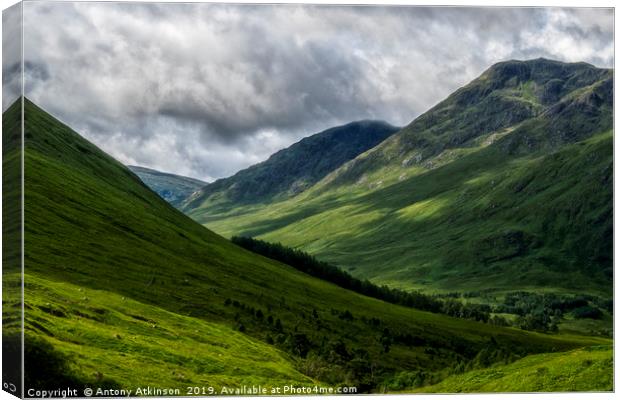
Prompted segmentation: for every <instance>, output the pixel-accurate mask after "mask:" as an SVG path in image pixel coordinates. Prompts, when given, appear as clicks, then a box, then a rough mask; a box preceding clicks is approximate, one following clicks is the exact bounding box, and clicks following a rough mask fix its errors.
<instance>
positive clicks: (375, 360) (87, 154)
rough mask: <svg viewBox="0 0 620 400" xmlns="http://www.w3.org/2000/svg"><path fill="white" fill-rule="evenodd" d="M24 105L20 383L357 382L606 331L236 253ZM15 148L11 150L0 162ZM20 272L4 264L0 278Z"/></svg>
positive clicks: (441, 369) (362, 385) (10, 123)
mask: <svg viewBox="0 0 620 400" xmlns="http://www.w3.org/2000/svg"><path fill="white" fill-rule="evenodd" d="M24 109H25V116H24V124H25V138H26V143H25V154H24V165H25V176H26V180H25V196H24V208H23V210H24V215H25V219H24V221H25V228H24V234H25V243H26V247H25V250H24V251H25V253H24V262H25V266H24V269H25V271H26V273H25V274H24V275H23V279H24V281H25V285H24V290H25V295H24V299H25V306H24V308H23V312H24V329H23V330H22V329H21V324H20V323H16V322H13V321H12V320H9V321H7V326H5V327H7V328H10V330H7V329H3V345H4V344H5V343H7V342H8V343H19V341H20V340H21V338H22V334H24V337H25V343H26V348H25V354H24V357H25V368H26V371H27V373H26V375H25V384H26V387H36V388H37V389H53V388H57V385H58V384H59V382H62V384H63V385H69V386H70V387H85V386H90V387H101V388H106V389H107V388H135V387H138V386H144V385H151V386H153V387H166V388H181V389H182V390H185V388H186V387H188V386H192V387H193V386H195V385H200V384H203V383H205V382H207V383H208V384H209V385H210V386H212V387H213V388H214V389H215V390H217V393H220V392H219V391H220V390H221V388H222V387H224V386H226V387H228V388H230V387H241V386H242V385H246V384H252V385H261V386H267V387H271V386H273V387H283V386H284V385H295V386H297V387H301V386H308V385H309V386H314V385H317V384H319V385H320V386H328V385H335V386H338V385H348V386H356V387H357V389H358V391H359V392H368V391H378V390H380V389H382V388H384V385H385V382H394V384H393V385H397V386H395V387H397V388H401V387H404V386H403V384H401V383H399V382H400V379H401V377H402V376H405V375H403V374H408V373H409V371H416V373H418V372H417V371H422V372H423V373H424V374H426V375H429V376H435V375H433V374H436V376H437V377H438V378H440V377H444V376H446V371H452V370H455V371H456V370H458V367H459V366H461V367H462V365H463V364H466V363H469V364H468V365H470V366H472V368H473V367H474V366H478V365H481V363H480V361H479V360H481V359H482V358H483V357H484V359H485V360H492V361H494V362H495V361H498V360H502V362H504V361H510V360H513V359H515V358H517V357H520V356H524V355H526V354H531V353H547V352H550V351H565V350H569V349H574V348H578V347H583V346H588V345H593V344H597V343H601V342H602V343H607V341H605V340H602V339H598V338H586V337H578V336H571V337H560V338H557V337H554V336H549V335H543V334H539V333H531V332H526V331H520V330H516V329H508V328H502V327H498V326H494V325H491V324H483V323H478V322H473V321H468V320H464V319H456V318H451V317H447V316H444V315H439V314H432V313H428V312H422V311H418V310H415V309H412V308H405V307H401V306H396V305H393V304H389V303H385V302H382V301H379V300H376V299H372V298H369V297H365V296H362V295H359V294H358V293H354V292H351V291H349V290H345V289H343V288H341V287H339V286H336V285H334V284H331V283H328V282H325V281H321V280H319V279H316V278H313V277H311V276H310V275H306V274H304V273H301V272H299V271H297V270H296V269H293V268H292V267H289V266H287V265H285V264H281V263H279V262H276V261H273V260H270V259H268V258H265V257H262V256H259V255H256V254H254V253H250V252H248V251H245V250H243V249H242V248H240V247H237V246H235V245H234V244H232V243H231V242H229V241H228V240H225V239H223V238H222V237H220V236H218V235H216V234H214V233H213V232H211V231H209V230H208V229H205V228H204V227H203V226H200V225H199V224H197V223H195V222H194V221H192V220H191V219H189V218H188V217H187V216H185V215H183V214H182V213H181V212H179V211H178V210H176V209H174V208H173V207H172V206H171V205H170V204H168V203H167V202H165V201H164V200H163V199H161V198H160V197H159V196H157V195H156V194H155V193H153V192H152V191H151V190H149V188H148V187H147V186H146V185H144V184H143V183H142V182H141V181H140V180H139V179H138V178H137V177H136V175H135V174H133V173H132V172H131V171H130V170H129V169H127V168H126V167H125V166H124V165H122V164H121V163H119V162H118V161H116V160H114V159H113V158H112V157H110V156H109V155H107V154H106V153H104V152H102V151H101V150H100V149H99V148H97V147H96V146H94V145H93V144H91V143H89V142H88V141H86V140H85V139H84V138H82V137H81V136H80V135H79V134H77V133H76V132H74V131H72V130H71V129H70V128H69V127H68V126H66V125H64V124H62V123H61V122H59V121H58V120H56V119H55V118H54V117H52V116H51V115H49V114H47V113H46V112H45V111H43V110H42V109H40V108H38V107H37V106H36V105H34V104H33V103H31V102H30V101H28V100H26V101H25V108H24ZM20 111H21V103H20V102H18V103H16V104H15V105H14V106H12V107H11V108H10V109H9V110H8V111H7V112H6V113H5V116H6V118H3V127H4V128H5V131H8V130H11V132H19V130H17V131H15V130H14V129H11V127H13V128H16V127H18V126H19V122H20V121H21V113H20ZM19 151H20V147H18V146H13V147H10V148H9V151H7V153H5V154H4V156H5V158H4V160H3V165H5V166H8V165H12V164H11V163H13V160H15V159H18V160H19V157H17V156H19V154H20V153H19ZM5 172H6V170H5ZM7 189H9V188H7ZM21 279H22V274H21V270H15V271H10V272H8V273H6V274H5V275H3V284H4V285H5V289H7V290H8V289H11V290H14V289H15V288H20V287H22V286H21V285H20V283H19V282H20V280H21ZM18 292H19V291H18ZM3 293H5V294H6V291H5V292H3ZM19 305H20V303H19V301H17V302H15V303H13V302H11V303H7V304H5V308H7V309H9V308H10V309H12V310H15V311H17V312H18V313H21V312H22V308H21V307H19ZM16 315H21V314H16ZM17 321H21V319H19V318H18V319H17ZM7 348H11V349H14V350H15V355H21V354H22V353H21V348H20V347H18V346H14V347H5V349H7ZM485 362H491V361H485ZM422 372H420V373H422ZM597 373H601V371H599V370H597ZM426 375H424V376H426ZM416 376H417V375H416ZM248 382H250V383H248ZM405 382H413V380H412V379H410V378H407V380H406V381H405ZM405 384H406V383H405ZM526 389H527V388H526ZM532 389H534V388H532ZM392 390H396V389H392ZM183 393H184V392H183Z"/></svg>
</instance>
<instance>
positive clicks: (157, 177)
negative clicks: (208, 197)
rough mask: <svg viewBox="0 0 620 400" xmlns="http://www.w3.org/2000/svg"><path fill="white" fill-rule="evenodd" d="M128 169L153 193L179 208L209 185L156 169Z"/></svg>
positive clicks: (130, 166) (134, 167)
mask: <svg viewBox="0 0 620 400" xmlns="http://www.w3.org/2000/svg"><path fill="white" fill-rule="evenodd" d="M127 168H129V170H131V172H133V173H134V174H136V175H138V177H139V178H140V179H141V180H142V182H144V183H145V184H146V185H147V186H148V187H149V188H151V190H152V191H154V192H155V193H157V194H158V195H160V196H161V197H162V198H163V199H164V200H166V201H167V202H168V203H170V204H172V205H173V206H175V207H178V206H179V205H181V203H183V201H185V199H187V198H188V197H189V196H190V195H191V194H192V193H194V192H195V191H197V190H198V189H201V188H203V187H204V186H206V185H207V182H203V181H201V180H198V179H194V178H188V177H186V176H179V175H174V174H168V173H165V172H160V171H155V170H154V169H150V168H144V167H137V166H133V165H129V166H128V167H127Z"/></svg>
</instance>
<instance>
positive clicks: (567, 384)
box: [408, 346, 614, 393]
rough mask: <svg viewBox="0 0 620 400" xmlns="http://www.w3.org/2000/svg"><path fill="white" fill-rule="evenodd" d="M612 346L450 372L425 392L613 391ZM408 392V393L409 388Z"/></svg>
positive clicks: (422, 389) (544, 355)
mask: <svg viewBox="0 0 620 400" xmlns="http://www.w3.org/2000/svg"><path fill="white" fill-rule="evenodd" d="M612 365H613V348H612V347H611V346H598V347H590V348H585V349H580V350H574V351H570V352H566V353H554V354H537V355H533V356H528V357H525V358H523V359H521V360H519V361H517V362H515V363H513V364H508V365H502V366H496V367H493V368H488V369H482V370H476V371H471V372H467V373H465V374H457V375H453V376H451V377H450V378H448V379H446V380H444V381H442V382H440V383H438V384H436V385H432V386H426V387H422V388H420V389H416V390H413V391H414V392H424V393H465V392H474V393H480V392H532V391H536V392H561V391H579V392H588V391H601V390H605V391H612V390H613V385H614V382H613V377H612V376H611V375H609V374H608V373H606V372H605V371H608V370H609V368H611V367H612ZM408 392H411V390H409V391H408Z"/></svg>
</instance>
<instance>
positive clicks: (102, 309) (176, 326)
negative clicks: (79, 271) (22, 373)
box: [25, 275, 313, 394]
mask: <svg viewBox="0 0 620 400" xmlns="http://www.w3.org/2000/svg"><path fill="white" fill-rule="evenodd" d="M25 281H26V285H27V286H26V287H27V289H26V291H27V294H28V300H27V304H28V312H27V313H26V327H27V328H26V329H27V332H28V335H31V334H34V335H37V334H39V335H40V334H41V333H44V334H45V336H46V340H47V342H48V343H49V344H51V345H52V346H53V348H54V349H55V350H56V351H57V352H59V353H61V354H63V355H64V357H66V358H67V359H68V365H69V366H70V367H69V371H67V373H69V374H73V375H76V376H79V377H82V379H83V380H88V379H90V380H93V381H102V380H104V379H106V380H110V381H112V382H117V383H122V386H121V387H122V388H125V389H131V388H137V387H140V386H152V387H158V388H179V389H182V391H181V393H182V394H186V391H185V388H186V386H188V385H199V386H203V385H204V386H207V387H208V386H211V387H214V388H215V389H216V390H217V391H218V392H219V391H220V390H221V388H222V387H223V386H234V387H238V386H241V385H262V386H265V387H268V388H271V387H272V386H276V387H277V386H282V385H285V384H297V385H301V384H312V383H313V381H312V380H311V379H309V378H308V377H306V376H303V375H302V374H301V373H300V372H298V371H296V370H295V365H294V362H293V360H292V359H291V358H290V357H289V356H287V355H286V354H284V353H283V352H282V351H279V350H278V349H276V348H274V347H273V346H269V345H267V344H265V343H263V342H261V341H257V340H255V339H253V338H251V337H249V336H247V335H244V334H242V333H239V332H237V331H235V330H233V329H231V327H229V326H227V325H225V324H215V323H210V322H207V321H204V320H202V319H199V318H192V317H187V316H183V315H180V314H176V313H171V312H169V311H166V310H164V309H161V308H159V307H153V306H150V305H146V304H143V303H140V302H137V301H134V300H131V299H128V298H126V297H124V296H120V295H118V294H115V293H113V292H110V291H106V290H91V289H84V288H82V287H80V286H75V285H72V284H68V283H65V282H54V281H49V280H45V279H41V278H37V277H35V276H30V275H26V278H25ZM33 361H34V360H33ZM31 368H36V367H33V366H31Z"/></svg>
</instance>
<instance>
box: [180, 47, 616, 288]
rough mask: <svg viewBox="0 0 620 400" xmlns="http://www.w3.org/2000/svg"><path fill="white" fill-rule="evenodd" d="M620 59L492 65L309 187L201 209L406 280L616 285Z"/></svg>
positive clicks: (375, 273)
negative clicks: (614, 63) (617, 82)
mask: <svg viewBox="0 0 620 400" xmlns="http://www.w3.org/2000/svg"><path fill="white" fill-rule="evenodd" d="M612 117H613V71H612V70H609V69H601V68H596V67H594V66H592V65H589V64H586V63H572V64H569V63H562V62H558V61H552V60H546V59H536V60H529V61H507V62H502V63H498V64H496V65H493V66H492V67H490V68H489V69H488V70H486V71H485V72H484V73H483V74H482V75H481V76H480V77H478V78H477V79H475V80H473V81H472V82H471V83H469V84H467V85H466V86H464V87H463V88H461V89H459V90H457V91H456V92H454V93H453V94H451V95H450V96H448V97H447V98H446V99H445V100H443V101H442V102H440V103H439V104H437V105H436V106H434V107H433V108H431V109H430V110H429V111H428V112H426V113H424V114H423V115H421V116H420V117H418V118H416V119H415V120H414V121H413V122H412V123H411V124H409V125H408V126H407V127H405V128H403V129H402V130H400V131H399V132H397V133H395V134H394V135H392V136H390V137H388V138H387V139H386V140H384V141H383V142H381V143H380V144H378V145H377V146H375V147H374V148H372V149H370V150H369V151H366V152H364V153H362V154H360V155H359V156H357V157H356V158H355V159H353V160H351V161H348V162H346V163H345V164H344V165H343V166H341V167H340V168H338V169H336V170H334V171H333V172H331V173H330V174H329V175H327V176H326V177H325V178H324V179H322V180H321V181H320V182H318V183H317V184H315V185H314V186H313V187H312V188H309V189H307V190H306V191H305V192H304V193H302V194H301V195H298V196H296V197H293V198H291V199H287V200H284V201H278V202H274V203H272V204H266V205H261V206H254V207H244V206H238V207H236V208H235V207H231V208H229V209H218V208H213V209H207V210H203V211H202V212H200V213H194V212H190V215H191V216H192V217H194V218H195V219H196V220H197V221H199V222H202V223H204V224H205V225H206V226H208V227H209V228H210V229H213V230H215V231H216V232H218V233H220V234H223V235H226V236H229V235H245V236H254V237H259V238H261V239H263V240H267V241H272V242H281V243H283V244H285V245H288V246H292V247H297V248H300V249H302V250H304V251H307V252H309V253H311V254H313V255H315V256H317V257H318V258H319V259H322V260H325V261H329V262H331V263H334V264H336V265H339V266H341V267H343V268H345V269H347V270H349V271H350V272H351V273H352V274H354V275H357V276H358V277H364V278H369V279H371V280H372V281H374V282H376V283H384V284H389V285H391V286H396V287H401V288H408V289H411V288H417V289H429V290H437V289H440V290H454V291H461V292H479V291H480V290H482V289H484V290H486V291H501V290H519V289H528V290H536V289H537V288H545V289H547V290H553V289H557V290H571V291H573V292H579V293H583V292H588V293H589V292H595V293H604V294H605V295H606V296H610V295H611V288H612V286H611V283H610V282H611V274H612V270H613V263H612V254H613V240H612V237H613V234H612V233H613V217H612V216H613V200H612V199H613V185H612V182H613V135H612V127H613V126H612V120H613V118H612Z"/></svg>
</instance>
